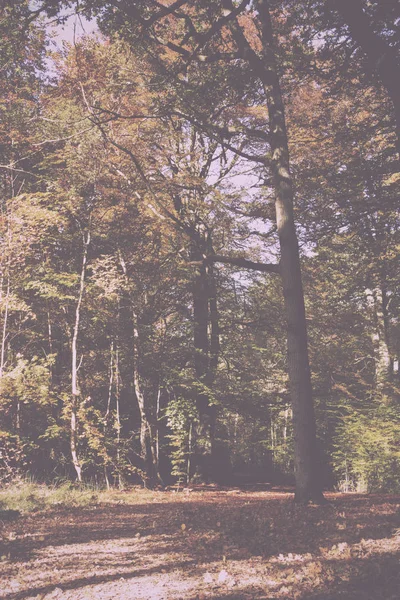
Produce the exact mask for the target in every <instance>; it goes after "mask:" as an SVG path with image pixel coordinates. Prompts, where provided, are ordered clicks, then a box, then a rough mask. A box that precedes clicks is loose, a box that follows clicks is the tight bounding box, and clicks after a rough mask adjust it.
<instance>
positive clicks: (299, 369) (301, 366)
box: [258, 0, 323, 503]
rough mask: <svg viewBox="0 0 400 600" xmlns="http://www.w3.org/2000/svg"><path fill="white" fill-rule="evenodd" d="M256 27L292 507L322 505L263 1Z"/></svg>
mask: <svg viewBox="0 0 400 600" xmlns="http://www.w3.org/2000/svg"><path fill="white" fill-rule="evenodd" d="M258 10H259V18H260V22H261V25H262V42H263V67H264V68H263V69H259V74H260V76H261V80H262V84H263V87H264V92H265V96H266V99H267V106H268V114H269V139H270V146H271V168H272V175H273V180H274V187H275V209H276V222H277V231H278V235H279V243H280V250H281V260H280V271H281V277H282V285H283V297H284V305H285V312H286V321H287V331H288V340H287V348H288V372H289V388H290V396H291V404H292V409H293V431H294V449H295V459H294V461H295V477H296V493H295V500H296V501H297V502H301V503H306V502H308V501H309V500H312V501H317V502H321V501H323V495H322V489H321V483H320V481H319V477H318V469H317V465H318V461H317V444H316V424H315V414H314V404H313V398H312V386H311V373H310V366H309V358H308V339H307V327H306V316H305V306H304V294H303V286H302V278H301V266H300V257H299V247H298V240H297V234H296V228H295V222H294V214H293V201H294V191H293V183H292V178H291V175H290V162H289V149H288V139H287V131H286V121H285V112H284V104H283V99H282V93H281V88H280V82H279V77H278V74H277V65H276V57H275V52H274V41H273V31H272V24H271V17H270V13H269V5H268V2H267V0H259V2H258Z"/></svg>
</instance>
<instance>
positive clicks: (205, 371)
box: [190, 242, 218, 482]
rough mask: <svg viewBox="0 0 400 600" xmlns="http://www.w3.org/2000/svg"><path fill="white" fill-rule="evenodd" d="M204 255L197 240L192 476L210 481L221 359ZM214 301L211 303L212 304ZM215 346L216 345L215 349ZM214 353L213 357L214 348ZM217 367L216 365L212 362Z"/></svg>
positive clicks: (194, 256)
mask: <svg viewBox="0 0 400 600" xmlns="http://www.w3.org/2000/svg"><path fill="white" fill-rule="evenodd" d="M203 258H204V256H203V253H202V252H201V249H200V248H199V247H198V245H197V244H196V243H195V242H193V244H192V248H191V260H192V261H193V262H194V263H196V264H197V265H198V266H197V267H196V272H195V275H194V280H193V288H192V290H193V345H194V365H195V372H196V379H197V385H198V389H197V391H196V406H197V410H198V418H199V422H198V424H197V427H193V428H192V435H191V437H192V442H191V443H192V447H193V449H194V457H193V464H192V467H193V473H192V474H191V475H190V478H191V479H194V480H197V481H204V482H207V481H209V480H210V479H211V478H212V461H213V454H214V450H215V448H214V441H215V423H216V407H215V406H214V405H213V404H211V403H210V394H209V388H210V387H211V386H212V384H213V382H214V378H215V368H216V361H217V360H218V344H217V341H216V338H217V337H218V330H217V320H216V317H217V313H216V297H215V294H214V298H213V299H212V300H211V298H210V282H209V273H208V267H207V266H206V265H204V264H203V262H202V260H203ZM210 300H211V303H210ZM209 308H210V309H211V311H210V312H212V313H213V321H214V323H212V324H211V326H212V329H211V343H210V342H209V315H210V313H209ZM211 345H212V348H211ZM211 350H212V352H213V355H212V357H211V359H210V351H211ZM211 363H212V364H213V365H214V366H212V364H211Z"/></svg>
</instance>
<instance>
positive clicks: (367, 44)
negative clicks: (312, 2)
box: [331, 0, 400, 155]
mask: <svg viewBox="0 0 400 600" xmlns="http://www.w3.org/2000/svg"><path fill="white" fill-rule="evenodd" d="M331 4H332V6H333V7H334V8H336V10H337V11H338V12H339V14H340V15H341V17H342V18H343V20H344V22H345V23H346V25H347V26H348V27H349V29H350V33H351V35H352V37H353V39H354V41H355V42H356V43H357V44H358V45H359V47H360V48H361V50H362V51H363V52H364V54H365V55H366V57H367V58H368V60H369V63H370V66H371V70H373V71H375V72H376V73H377V74H378V75H379V77H380V79H381V81H382V83H383V85H384V86H385V87H386V90H387V92H388V94H389V97H390V99H391V101H392V103H393V107H394V116H395V121H396V123H395V125H396V135H397V144H396V147H397V152H398V153H399V155H400V61H399V59H398V56H397V52H396V48H394V47H392V46H389V44H387V43H386V42H385V41H384V40H383V38H382V37H381V36H379V35H377V34H376V33H375V31H374V30H373V28H372V25H371V23H370V20H369V18H368V15H367V14H366V13H365V12H364V10H363V4H365V3H363V2H361V0H333V1H332V0H331Z"/></svg>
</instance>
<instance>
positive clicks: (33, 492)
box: [0, 481, 99, 513]
mask: <svg viewBox="0 0 400 600" xmlns="http://www.w3.org/2000/svg"><path fill="white" fill-rule="evenodd" d="M98 501H99V492H98V491H97V490H95V489H93V487H90V486H85V485H80V486H76V485H74V484H73V483H70V482H66V483H62V484H59V485H52V486H48V485H43V484H38V483H33V482H30V481H18V482H15V483H13V484H10V485H8V486H7V487H6V488H3V489H0V510H2V511H7V510H17V511H20V512H22V513H27V512H35V511H40V510H46V509H48V508H55V507H57V506H62V507H65V508H70V507H85V506H89V505H91V504H96V503H97V502H98Z"/></svg>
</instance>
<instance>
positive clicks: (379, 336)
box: [371, 286, 392, 403]
mask: <svg viewBox="0 0 400 600" xmlns="http://www.w3.org/2000/svg"><path fill="white" fill-rule="evenodd" d="M371 301H372V302H371V303H372V305H373V311H374V315H373V316H374V331H373V333H372V342H373V345H374V354H375V386H376V392H377V395H378V398H379V400H380V401H381V402H383V403H386V402H387V401H388V400H389V396H390V377H391V371H392V361H391V356H390V351H389V345H388V335H387V317H386V314H385V313H386V302H385V291H384V289H383V287H382V286H377V287H375V289H373V290H372V292H371Z"/></svg>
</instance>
